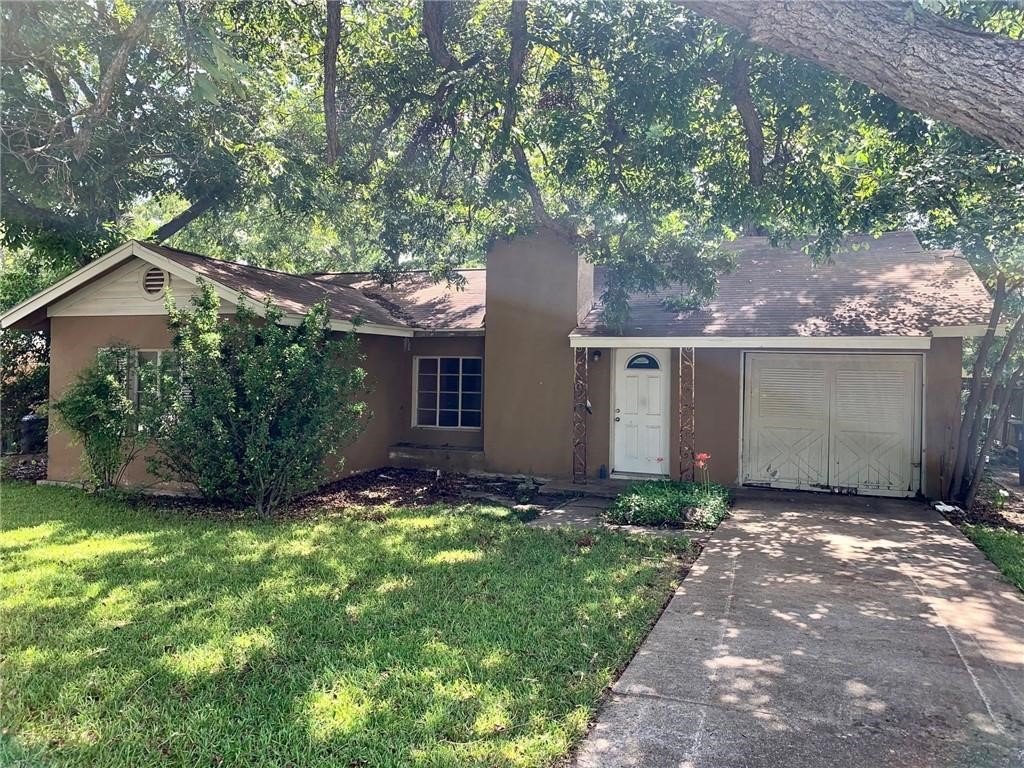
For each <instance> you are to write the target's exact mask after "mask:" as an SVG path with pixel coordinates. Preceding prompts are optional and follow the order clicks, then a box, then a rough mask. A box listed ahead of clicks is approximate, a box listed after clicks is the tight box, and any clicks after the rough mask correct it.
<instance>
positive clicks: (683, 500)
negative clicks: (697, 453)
mask: <svg viewBox="0 0 1024 768" xmlns="http://www.w3.org/2000/svg"><path fill="white" fill-rule="evenodd" d="M688 510H695V514H694V515H692V516H691V517H690V518H689V519H688V518H687V511H688ZM728 511H729V491H728V489H727V488H725V487H724V486H721V485H718V484H717V483H709V484H707V485H706V486H705V485H704V484H702V483H689V482H677V481H674V480H643V481H640V482H636V483H633V484H632V485H630V486H629V487H628V488H627V489H626V490H625V491H624V492H623V493H621V494H620V495H619V496H618V498H616V499H615V501H614V502H613V503H612V505H611V507H609V509H608V513H607V514H608V519H609V520H610V521H612V522H613V523H620V524H623V525H670V526H686V527H689V528H707V529H712V528H714V527H716V526H717V525H718V524H719V523H720V522H721V521H722V518H724V517H725V515H726V513H727V512H728Z"/></svg>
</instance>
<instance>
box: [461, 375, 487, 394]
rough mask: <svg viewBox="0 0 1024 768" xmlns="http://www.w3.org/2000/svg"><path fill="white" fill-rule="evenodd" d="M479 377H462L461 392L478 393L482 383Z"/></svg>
mask: <svg viewBox="0 0 1024 768" xmlns="http://www.w3.org/2000/svg"><path fill="white" fill-rule="evenodd" d="M482 378H483V377H481V376H463V377H462V391H463V392H479V391H480V385H481V383H482Z"/></svg>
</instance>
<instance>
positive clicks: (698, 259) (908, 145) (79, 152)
mask: <svg viewBox="0 0 1024 768" xmlns="http://www.w3.org/2000/svg"><path fill="white" fill-rule="evenodd" d="M684 5H685V4H684ZM698 5H699V4H698ZM898 5H901V6H903V7H904V9H905V10H907V11H910V12H911V13H913V14H916V15H917V17H918V18H919V19H925V20H929V19H934V20H937V21H938V22H941V23H942V24H947V25H957V29H961V30H963V29H969V30H970V31H971V34H974V35H975V36H977V37H978V38H979V39H982V40H986V41H993V40H994V41H995V44H997V45H1002V42H1001V41H1010V42H1012V43H1013V46H1010V47H1009V49H1008V50H1011V51H1019V50H1020V43H1019V40H1020V38H1021V35H1022V30H1024V9H1021V8H1020V7H1019V6H1017V5H1015V4H1012V3H1006V4H999V3H989V4H977V3H974V4H971V3H967V2H952V1H950V2H938V1H930V2H929V3H928V4H927V7H926V6H925V5H924V4H922V3H917V4H911V3H909V2H908V3H902V4H900V3H890V4H888V6H887V7H889V8H890V10H891V8H892V7H895V6H898ZM983 6H984V8H985V11H984V13H982V12H981V11H979V10H978V9H979V8H981V7H983ZM700 10H701V11H702V12H706V9H705V8H701V9H700ZM854 11H855V9H854V10H849V9H848V11H847V12H848V13H852V12H854ZM939 14H941V16H940V15H939ZM3 17H4V18H3V21H4V24H3V29H4V32H3V34H4V38H3V41H2V42H3V45H4V50H5V52H6V54H7V55H6V56H5V57H4V61H3V71H2V77H3V80H2V84H3V91H4V105H3V115H2V140H3V144H2V152H3V157H2V161H3V163H2V165H3V179H2V182H3V202H4V205H3V244H4V246H5V249H6V250H7V252H8V256H9V258H10V260H11V268H9V269H7V270H5V273H9V274H10V275H12V276H18V280H14V278H13V277H12V278H8V277H7V276H6V274H5V277H4V281H5V285H4V286H3V293H4V295H5V301H8V299H7V298H6V297H7V296H11V297H16V296H17V295H19V294H23V293H24V292H25V291H27V290H28V289H29V287H30V286H32V285H35V284H36V283H38V282H39V281H41V280H43V279H45V278H48V277H49V276H51V275H52V274H54V273H60V272H62V271H67V270H68V269H70V268H72V267H73V266H74V265H76V264H80V263H84V262H85V261H87V260H88V259H89V258H92V257H94V256H96V255H98V254H99V253H102V252H103V250H104V249H105V248H107V247H108V246H109V244H110V243H111V242H112V241H114V240H117V239H120V238H123V237H125V236H126V235H136V236H143V237H146V236H155V237H157V238H158V239H167V238H170V242H171V243H172V244H175V245H179V246H181V247H191V248H195V249H197V250H201V251H204V252H212V253H213V254H214V255H219V256H223V257H225V258H242V259H245V260H247V261H249V262H251V263H257V264H266V265H269V266H274V267H278V268H284V269H295V270H300V269H332V268H333V269H346V268H353V267H359V268H373V269H376V270H377V271H378V272H380V273H381V274H382V276H385V277H386V276H388V275H390V274H392V273H393V272H394V271H395V270H397V269H400V268H403V267H404V266H406V265H408V264H415V265H417V266H421V267H425V268H428V269H431V270H432V271H433V272H435V274H437V276H438V277H439V278H442V279H443V278H444V277H446V276H447V277H451V276H453V273H454V269H455V268H456V267H458V266H462V265H464V264H466V263H470V262H473V261H475V260H479V259H480V258H482V256H483V254H484V253H485V252H486V248H487V247H488V245H489V244H490V243H491V242H492V241H493V240H494V239H495V238H497V237H503V236H510V235H513V234H515V233H517V232H521V231H525V230H528V229H531V228H533V227H536V226H537V225H538V224H545V225H547V226H551V227H554V228H556V229H557V230H559V231H561V232H562V233H563V234H565V236H567V237H571V238H573V239H574V240H575V241H576V242H577V243H578V245H579V247H580V248H581V249H583V250H584V251H585V252H586V253H587V255H588V256H589V257H590V258H591V259H593V260H594V261H597V262H602V263H605V264H608V265H609V267H610V268H611V270H610V274H611V275H612V279H611V280H610V281H609V293H608V295H607V296H606V299H607V305H608V307H609V317H610V319H612V320H614V319H615V318H616V317H619V318H621V316H622V315H623V313H624V312H625V305H624V296H625V294H626V293H627V292H628V291H630V290H635V289H641V290H643V289H648V288H654V287H658V286H660V285H662V284H664V283H665V282H666V281H669V280H680V281H682V282H684V283H685V284H687V285H688V286H689V290H690V291H691V292H692V293H693V294H694V297H695V298H696V299H698V300H699V298H700V297H702V296H706V295H707V294H709V293H710V292H712V291H713V290H714V278H715V275H716V274H718V273H719V272H720V271H721V270H723V269H727V268H728V262H727V259H725V257H724V256H723V255H722V254H721V253H720V252H719V251H718V249H717V248H716V244H717V243H719V242H720V241H721V240H722V238H723V237H725V238H728V237H732V236H734V235H736V234H740V233H745V234H751V233H758V234H765V235H768V236H770V237H772V238H774V239H776V240H780V239H790V238H798V237H803V236H809V238H810V239H809V245H808V246H807V247H808V251H809V253H810V254H811V255H812V256H815V257H818V258H828V255H829V253H830V251H831V248H832V246H833V245H834V243H835V242H836V241H837V239H838V238H839V237H841V236H842V234H843V233H845V232H848V231H880V230H884V229H892V228H896V227H904V226H912V227H914V228H915V229H916V230H918V232H919V234H920V235H921V237H922V239H923V240H924V241H925V242H927V243H930V244H936V245H953V246H957V247H960V248H961V249H963V250H964V252H965V253H967V255H968V256H969V257H971V258H972V259H973V260H974V262H975V263H976V264H977V265H979V266H980V267H983V268H984V270H986V271H991V270H992V269H993V266H994V265H995V264H996V262H997V261H1002V262H1006V261H1008V260H1009V261H1012V260H1014V259H1018V260H1019V259H1020V257H1021V253H1022V243H1024V223H1022V222H1024V167H1022V160H1021V157H1020V155H1018V154H1016V153H1014V152H1013V151H1011V150H1010V149H1005V148H1003V147H1000V146H999V145H998V144H994V143H990V142H989V141H988V140H987V139H986V138H979V137H977V136H974V135H971V134H968V133H966V132H964V131H963V130H961V129H960V128H958V127H955V126H954V125H952V124H949V123H945V122H941V121H939V120H936V119H934V116H929V115H927V114H919V113H917V112H914V111H911V109H910V108H908V105H904V106H901V105H900V104H899V103H897V102H896V101H894V100H893V98H890V96H886V95H882V94H881V93H879V91H878V90H872V88H870V87H869V86H868V85H865V84H863V83H862V82H858V81H857V79H848V77H847V76H850V77H854V78H855V77H856V75H855V74H851V73H850V72H848V71H845V70H842V69H840V68H833V69H836V71H837V72H843V73H844V74H836V73H834V72H833V71H831V70H830V69H828V68H826V67H823V66H819V64H816V63H813V62H809V61H805V60H801V59H797V58H790V57H789V56H786V55H782V54H779V53H776V52H774V51H772V50H770V49H768V48H762V47H758V46H757V45H755V44H754V43H752V42H751V39H748V37H747V36H746V35H745V34H744V31H743V30H739V31H737V30H734V29H732V28H730V27H728V26H721V25H719V24H718V23H717V22H715V21H713V20H711V19H708V18H706V17H705V16H703V15H701V14H699V13H696V12H692V11H690V10H687V9H686V8H685V7H682V6H680V5H679V4H677V3H675V2H670V1H669V0H661V1H656V2H645V1H644V2H641V1H640V0H588V1H587V2H581V3H576V4H570V5H566V4H563V3H556V2H552V1H551V0H535V1H534V2H529V3H527V2H525V0H516V1H515V2H511V3H510V2H507V0H500V2H499V1H498V0H480V1H479V2H472V1H470V0H460V1H459V2H454V3H440V2H427V3H425V4H421V3H420V2H415V1H413V0H384V1H382V2H375V3H369V4H367V3H359V2H336V1H335V0H330V2H327V3H308V4H297V3H291V2H286V1H285V0H278V1H277V2H267V3H248V2H243V1H242V0H220V2H215V3H200V2H192V1H190V0H182V2H179V3H176V4H173V5H171V4H151V3H142V2H135V0H99V1H98V2H95V3H85V2H76V3H61V4H56V3H54V4H51V3H19V4H13V3H11V4H4V6H3ZM748 31H749V30H748ZM829 31H830V32H831V31H832V30H829ZM840 31H841V30H840ZM752 37H753V39H754V40H755V41H756V40H757V39H758V37H757V35H752ZM1014 41H1016V42H1014ZM862 42H864V41H862ZM864 44H865V45H867V44H870V41H867V42H864ZM1014 46H1015V47H1014ZM1011 56H1012V54H1011ZM1011 63H1012V62H1011ZM826 66H827V63H826ZM844 75H845V76H844ZM864 79H865V80H866V78H864ZM872 84H874V85H876V86H877V85H878V84H877V83H872ZM966 87H969V84H968V85H967V86H966ZM913 106H915V105H909V107H913ZM938 117H940V118H941V117H943V115H939V116H938ZM19 249H26V250H20V251H19ZM19 253H24V254H30V255H31V258H30V259H24V260H19V259H17V258H16V257H17V254H19ZM40 264H44V265H50V266H48V267H47V268H46V269H43V268H41V267H40V266H39V265H40ZM43 273H45V275H44V274H43ZM11 284H13V287H12V285H11Z"/></svg>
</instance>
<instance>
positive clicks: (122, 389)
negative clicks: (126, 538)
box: [53, 345, 147, 489]
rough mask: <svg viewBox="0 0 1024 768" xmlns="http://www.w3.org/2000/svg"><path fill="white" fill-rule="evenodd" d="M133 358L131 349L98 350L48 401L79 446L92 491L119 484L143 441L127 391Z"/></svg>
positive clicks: (138, 413)
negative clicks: (57, 396) (63, 389)
mask: <svg viewBox="0 0 1024 768" xmlns="http://www.w3.org/2000/svg"><path fill="white" fill-rule="evenodd" d="M134 360H135V350H134V349H133V348H132V347H129V346H126V345H117V346H114V347H110V348H108V349H102V350H100V351H99V353H98V354H97V355H96V360H95V361H93V363H92V364H91V365H89V366H87V367H86V368H85V369H84V370H83V371H82V372H81V373H79V374H78V377H77V378H76V379H75V381H74V382H73V383H72V384H71V386H70V387H68V389H67V391H66V392H65V393H64V395H63V396H62V397H61V398H60V399H59V400H56V401H55V402H54V404H53V410H54V411H55V412H56V413H57V416H58V418H59V421H60V424H61V425H62V426H63V427H64V428H65V429H67V430H68V431H69V432H70V433H71V434H72V435H73V436H74V438H75V440H76V441H77V442H78V443H79V444H80V445H81V446H82V462H83V464H84V466H85V471H86V473H87V475H88V476H89V481H90V482H91V483H92V484H93V486H94V487H95V488H97V489H110V488H116V487H118V486H119V485H120V484H121V481H122V480H123V479H124V473H125V470H126V469H127V468H128V465H129V464H131V462H132V460H133V459H134V458H135V457H136V456H137V455H138V454H139V452H140V451H142V449H143V448H144V447H145V446H146V443H147V433H146V431H145V430H144V429H143V428H142V427H141V426H140V418H139V417H140V412H139V411H140V409H139V407H138V404H137V403H136V402H135V401H133V400H132V397H131V393H130V391H129V384H128V382H129V380H130V377H131V375H132V369H131V367H132V365H133V362H134Z"/></svg>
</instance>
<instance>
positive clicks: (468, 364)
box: [462, 357, 484, 374]
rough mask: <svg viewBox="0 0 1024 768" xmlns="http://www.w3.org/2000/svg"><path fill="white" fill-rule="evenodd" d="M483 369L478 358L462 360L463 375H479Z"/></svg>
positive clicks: (482, 364) (482, 362)
mask: <svg viewBox="0 0 1024 768" xmlns="http://www.w3.org/2000/svg"><path fill="white" fill-rule="evenodd" d="M483 369H484V361H483V360H481V359H480V358H479V357H466V358H463V360H462V372H463V373H477V374H479V373H481V372H482V371H483Z"/></svg>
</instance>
